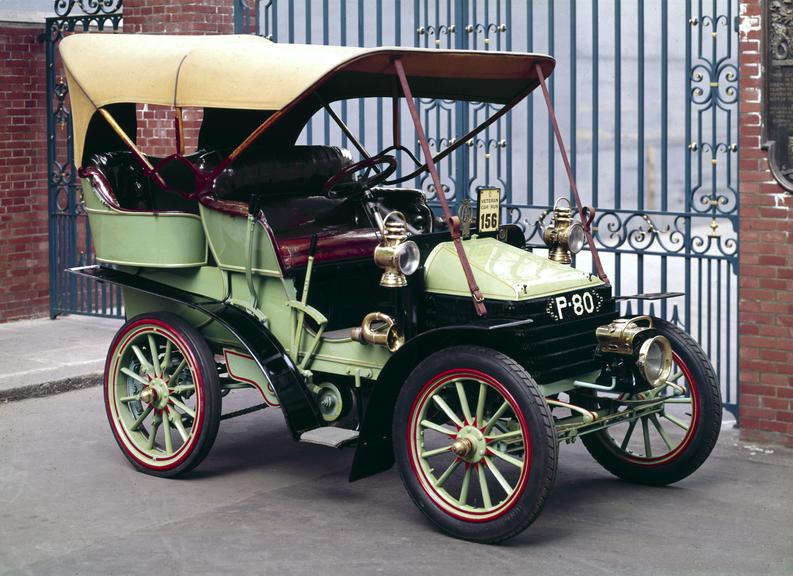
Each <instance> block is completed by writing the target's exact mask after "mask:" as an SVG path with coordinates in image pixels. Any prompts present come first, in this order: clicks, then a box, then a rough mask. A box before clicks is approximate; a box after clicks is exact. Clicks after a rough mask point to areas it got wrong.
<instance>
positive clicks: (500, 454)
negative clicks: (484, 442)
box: [487, 446, 523, 470]
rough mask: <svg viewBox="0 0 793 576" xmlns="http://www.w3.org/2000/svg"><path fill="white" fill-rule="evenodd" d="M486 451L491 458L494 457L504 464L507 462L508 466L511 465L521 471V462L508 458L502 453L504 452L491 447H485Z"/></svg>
mask: <svg viewBox="0 0 793 576" xmlns="http://www.w3.org/2000/svg"><path fill="white" fill-rule="evenodd" d="M487 451H488V452H489V453H490V454H492V455H493V456H495V457H496V458H500V459H501V460H503V461H504V462H509V463H510V464H512V465H513V466H517V467H518V468H520V469H521V470H523V462H521V461H520V460H518V459H517V458H514V457H512V456H510V455H509V454H505V453H504V452H502V451H501V450H496V449H495V448H493V447H491V446H488V447H487Z"/></svg>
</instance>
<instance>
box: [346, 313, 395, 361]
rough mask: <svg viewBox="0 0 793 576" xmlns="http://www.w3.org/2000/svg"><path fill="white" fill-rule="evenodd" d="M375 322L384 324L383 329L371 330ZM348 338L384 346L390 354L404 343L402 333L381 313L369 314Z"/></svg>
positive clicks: (387, 316)
mask: <svg viewBox="0 0 793 576" xmlns="http://www.w3.org/2000/svg"><path fill="white" fill-rule="evenodd" d="M377 322H383V323H385V327H380V328H378V329H375V328H373V325H374V324H375V323H377ZM383 328H385V329H383ZM350 337H351V338H352V339H353V340H355V341H356V342H362V343H364V344H377V345H380V346H385V347H386V348H388V349H389V350H390V351H391V352H396V351H397V350H399V349H400V348H401V347H402V344H404V343H405V336H404V334H402V331H401V330H400V329H399V327H398V326H397V325H396V324H395V323H394V320H393V319H392V318H391V317H390V316H389V315H388V314H384V313H383V312H370V313H369V314H367V315H366V316H364V319H363V322H361V325H360V327H358V328H353V329H352V332H351V333H350Z"/></svg>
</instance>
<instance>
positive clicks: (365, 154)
mask: <svg viewBox="0 0 793 576" xmlns="http://www.w3.org/2000/svg"><path fill="white" fill-rule="evenodd" d="M317 100H319V103H320V104H322V107H323V108H324V109H325V112H327V113H328V115H329V116H330V117H331V118H333V121H334V122H335V123H336V125H337V126H338V127H339V129H340V130H341V131H342V132H344V135H345V136H346V137H347V138H348V139H349V140H350V142H352V145H353V146H355V149H356V150H358V153H359V154H360V155H361V156H363V157H364V158H366V159H367V160H368V159H369V158H371V156H370V155H369V153H368V152H367V151H366V148H364V147H363V144H361V143H360V142H359V141H358V139H357V138H356V137H355V134H353V133H352V130H350V127H349V126H347V124H346V123H345V122H344V120H342V119H341V118H339V115H338V114H336V111H335V110H334V109H333V108H331V107H330V104H328V103H327V102H325V100H324V99H323V98H322V96H320V95H319V93H317ZM378 172H379V170H378Z"/></svg>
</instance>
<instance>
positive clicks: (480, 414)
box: [476, 382, 487, 426]
mask: <svg viewBox="0 0 793 576" xmlns="http://www.w3.org/2000/svg"><path fill="white" fill-rule="evenodd" d="M486 397H487V384H485V383H483V382H480V383H479V400H477V402H476V425H477V426H481V425H482V420H484V419H485V398H486Z"/></svg>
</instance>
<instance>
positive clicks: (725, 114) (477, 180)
mask: <svg viewBox="0 0 793 576" xmlns="http://www.w3.org/2000/svg"><path fill="white" fill-rule="evenodd" d="M737 4H738V2H737V0H715V1H711V2H708V3H705V2H666V1H664V0H637V1H636V2H622V1H621V0H614V1H613V2H603V1H601V0H588V1H580V2H579V1H576V2H556V1H554V0H546V1H533V2H525V3H524V2H510V1H509V0H374V1H366V2H364V1H363V0H322V1H319V0H304V1H300V0H296V1H291V2H287V1H279V0H259V1H253V0H238V2H237V10H236V16H237V20H236V23H237V26H238V28H237V30H238V32H241V33H256V34H260V35H262V36H264V37H266V38H268V39H271V40H273V41H275V42H289V43H293V42H296V43H321V44H341V45H353V46H382V45H401V46H413V47H424V48H438V49H444V48H458V49H474V50H506V51H528V52H533V51H537V52H543V53H550V54H552V55H554V56H555V57H556V58H557V61H558V64H557V69H556V72H555V73H554V75H552V76H551V77H550V79H549V89H550V91H551V94H552V97H553V101H554V106H555V107H556V110H557V114H558V116H559V122H560V125H561V127H562V130H563V132H564V136H565V141H566V142H567V145H568V148H569V152H570V158H571V163H572V166H573V170H574V172H575V174H576V178H577V180H578V187H579V190H580V191H581V193H582V195H583V197H584V202H585V203H590V204H592V205H593V206H595V208H596V209H597V216H596V219H595V222H594V227H595V229H596V232H595V240H596V241H597V242H598V246H599V248H600V251H601V253H603V261H604V265H605V267H606V270H607V271H608V273H609V276H610V278H611V279H612V282H613V285H614V289H615V292H616V293H617V294H631V293H638V292H655V291H680V292H684V293H685V294H686V296H685V299H679V300H663V301H660V303H657V304H656V303H652V302H651V303H645V302H641V301H640V302H638V303H636V302H633V303H631V302H628V303H626V304H624V306H625V309H624V312H625V313H630V312H637V313H650V314H656V315H659V316H662V317H665V318H667V319H670V320H672V321H673V322H676V323H678V324H680V325H682V326H683V327H684V328H685V329H686V330H687V331H688V332H689V333H690V334H692V335H693V336H694V337H695V338H696V339H697V340H698V341H699V342H700V343H701V344H702V346H703V348H704V349H705V351H706V352H707V353H708V354H709V356H710V358H711V360H712V362H713V364H714V366H715V367H716V369H717V371H718V373H719V377H720V379H721V382H722V387H723V394H724V399H725V403H726V405H727V407H728V408H729V409H731V410H732V411H734V412H735V411H736V406H737V379H738V378H737V361H738V329H737V321H738V314H737V306H738V281H737V274H738V237H737V232H738V184H737V167H738V154H737V152H738V150H737V141H738V136H737V108H738V101H737V95H738V90H737V82H738V68H737V29H736V25H737V15H738V14H737ZM420 108H421V113H422V116H423V118H424V121H425V125H426V131H427V133H428V134H427V135H428V137H429V140H430V143H431V144H432V145H433V146H434V147H435V148H436V149H437V150H440V149H442V148H443V147H445V146H447V145H448V144H449V142H450V141H452V140H453V139H454V138H455V137H456V136H459V135H461V134H464V133H465V132H466V131H467V129H468V128H469V126H471V125H473V124H474V123H478V122H479V121H481V119H482V118H483V117H484V116H486V115H489V114H490V113H492V112H493V110H495V107H493V106H491V105H488V104H481V103H479V104H477V103H470V104H468V103H454V102H447V101H430V100H426V101H425V100H422V101H420ZM334 109H335V110H336V112H337V113H338V114H339V115H340V116H341V117H342V119H343V120H344V121H345V122H346V123H348V124H349V126H350V128H351V129H352V131H353V132H354V133H356V134H360V136H361V139H362V141H363V143H364V145H365V146H368V147H371V148H373V149H375V148H376V149H382V148H383V147H384V134H383V132H382V130H381V127H383V126H386V127H388V128H389V129H390V126H391V110H390V103H382V102H380V101H378V100H377V99H366V100H360V101H349V102H342V103H338V104H334ZM404 116H406V115H405V114H403V117H404ZM401 129H402V131H403V132H402V133H403V141H404V142H409V141H410V138H409V137H408V136H409V135H410V134H411V132H410V130H411V128H410V126H409V124H408V123H407V122H405V123H403V125H402V127H401ZM301 138H302V141H304V142H316V143H319V142H327V143H334V144H341V145H342V146H346V145H347V142H346V138H345V136H344V134H342V133H341V132H340V131H339V130H337V129H336V128H335V126H333V124H332V123H331V122H330V121H329V119H328V118H327V115H326V114H325V113H324V112H321V113H319V114H317V116H316V117H315V118H314V119H312V121H311V122H310V124H309V125H308V126H307V128H306V130H305V131H304V133H303V134H302V135H301ZM413 142H414V143H415V149H416V151H418V143H417V141H416V140H415V138H414V139H413ZM385 145H387V144H385ZM439 168H440V169H441V171H442V180H443V182H444V190H443V193H444V194H445V195H446V197H447V198H448V199H449V201H450V203H451V204H459V202H461V201H462V200H463V199H465V198H474V197H475V193H476V189H477V187H479V186H485V185H487V186H492V185H495V186H499V187H500V188H501V189H502V190H503V194H504V202H505V204H506V206H507V207H508V210H507V215H508V218H509V220H510V221H511V222H514V223H517V224H518V225H520V226H521V227H522V229H523V230H524V233H525V235H526V238H527V242H528V243H529V245H531V246H533V247H535V249H537V250H542V230H543V229H544V227H545V225H546V224H547V223H548V221H549V217H550V207H551V206H552V204H553V201H554V199H555V198H556V197H558V196H562V195H567V194H569V190H568V186H567V184H566V182H565V178H564V174H563V172H562V170H563V168H562V165H561V162H560V161H559V158H558V157H557V152H556V151H555V150H554V143H553V133H552V129H551V126H550V123H549V122H548V119H547V116H546V113H545V110H544V105H543V103H542V102H541V97H539V96H538V97H534V96H530V97H529V99H528V100H527V102H526V103H524V104H523V105H521V106H519V107H518V108H516V109H515V110H513V111H512V112H510V113H509V114H508V115H507V116H506V117H505V118H504V119H502V120H501V121H499V122H498V123H496V124H494V125H493V126H492V127H490V128H489V129H488V130H487V131H486V132H484V133H482V134H481V135H480V136H479V137H477V138H475V139H474V140H472V141H469V142H468V146H467V147H463V148H462V149H461V150H459V151H457V152H456V153H454V154H453V155H452V156H451V157H449V159H448V161H444V162H443V163H442V164H441V166H439ZM414 184H415V186H416V187H417V188H422V189H424V190H425V191H426V192H427V194H428V195H429V197H430V199H431V198H432V197H433V196H434V194H435V190H433V189H432V186H431V184H430V182H429V179H428V178H427V177H426V176H424V177H422V178H419V179H417V180H416V182H415V183H414ZM578 264H579V266H589V265H590V262H589V260H588V257H587V256H586V255H583V254H582V255H580V257H579V263H578Z"/></svg>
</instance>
